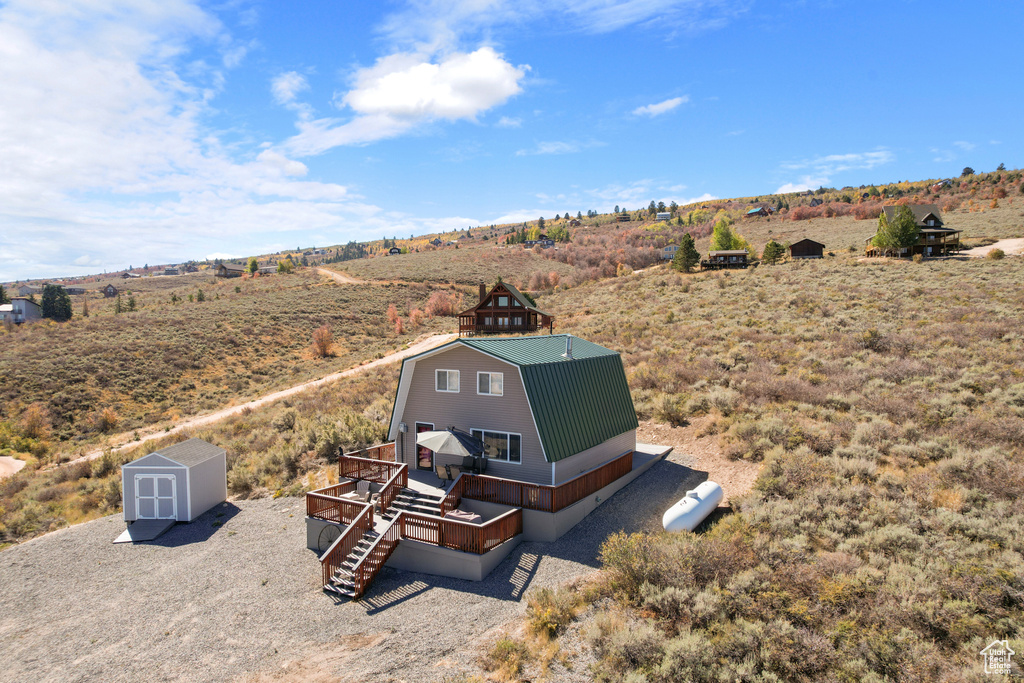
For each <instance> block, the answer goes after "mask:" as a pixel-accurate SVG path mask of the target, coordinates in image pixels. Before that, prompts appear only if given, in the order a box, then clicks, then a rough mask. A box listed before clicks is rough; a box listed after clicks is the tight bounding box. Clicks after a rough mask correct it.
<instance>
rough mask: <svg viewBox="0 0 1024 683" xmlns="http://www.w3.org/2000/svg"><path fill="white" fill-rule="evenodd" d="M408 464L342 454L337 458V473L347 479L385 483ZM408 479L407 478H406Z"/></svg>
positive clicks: (406, 467) (407, 467)
mask: <svg viewBox="0 0 1024 683" xmlns="http://www.w3.org/2000/svg"><path fill="white" fill-rule="evenodd" d="M402 468H405V469H406V470H408V469H409V466H408V465H406V464H405V463H396V462H387V461H384V460H372V459H370V458H359V457H356V456H349V455H343V456H341V457H340V458H338V474H339V475H341V476H342V477H347V478H349V479H366V480H367V481H372V482H375V483H377V484H386V483H388V481H389V480H390V479H391V477H393V476H394V475H395V473H396V472H398V471H399V470H401V469H402ZM407 481H408V480H407Z"/></svg>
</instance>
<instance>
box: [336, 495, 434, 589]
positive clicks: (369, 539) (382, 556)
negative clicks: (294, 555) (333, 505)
mask: <svg viewBox="0 0 1024 683" xmlns="http://www.w3.org/2000/svg"><path fill="white" fill-rule="evenodd" d="M402 511H408V512H415V513H419V514H427V515H437V516H440V514H441V497H440V496H436V495H432V494H429V493H421V492H419V491H416V490H414V489H410V488H404V489H402V490H401V492H400V493H399V494H398V495H397V496H396V497H395V498H394V500H393V501H392V502H391V505H389V506H388V507H387V508H386V509H385V510H383V511H381V513H380V516H379V518H378V522H377V524H375V525H374V526H375V527H376V528H374V529H370V530H368V531H366V532H365V533H363V536H362V538H360V539H359V542H358V543H356V544H355V546H354V547H353V548H352V550H351V551H350V552H349V554H348V555H347V556H346V557H345V559H344V560H343V561H342V562H341V563H340V565H339V566H338V568H337V569H336V570H335V572H334V574H333V575H332V576H331V577H330V578H329V580H328V581H327V583H325V584H324V590H325V591H329V592H332V593H336V594H338V595H343V596H346V597H349V598H358V597H359V596H360V595H362V594H363V593H364V592H365V591H366V589H367V588H368V587H369V584H370V582H372V581H373V578H374V577H376V576H377V573H378V572H379V571H380V569H381V567H383V565H384V563H385V562H387V560H388V558H389V557H390V556H391V552H392V551H393V550H394V546H396V545H397V542H398V540H399V538H398V536H399V535H398V534H397V530H394V529H393V525H394V522H395V518H396V517H397V516H398V514H399V513H400V512H402ZM387 541H390V542H387ZM382 542H383V546H382ZM378 547H381V548H380V550H378ZM359 577H366V579H364V580H360V578H359Z"/></svg>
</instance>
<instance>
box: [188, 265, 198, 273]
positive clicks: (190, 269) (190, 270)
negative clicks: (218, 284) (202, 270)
mask: <svg viewBox="0 0 1024 683" xmlns="http://www.w3.org/2000/svg"><path fill="white" fill-rule="evenodd" d="M185 272H186V273H198V272H199V266H197V265H196V264H194V263H190V264H188V265H187V266H185Z"/></svg>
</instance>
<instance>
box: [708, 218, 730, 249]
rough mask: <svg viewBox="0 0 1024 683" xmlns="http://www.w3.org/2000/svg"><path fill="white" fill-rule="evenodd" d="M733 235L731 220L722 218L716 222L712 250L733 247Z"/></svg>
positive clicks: (712, 236)
mask: <svg viewBox="0 0 1024 683" xmlns="http://www.w3.org/2000/svg"><path fill="white" fill-rule="evenodd" d="M732 245H733V235H732V229H731V228H730V227H729V222H728V221H727V220H726V219H724V218H723V219H722V220H720V221H718V222H717V223H715V228H714V232H712V234H711V251H723V250H728V249H732Z"/></svg>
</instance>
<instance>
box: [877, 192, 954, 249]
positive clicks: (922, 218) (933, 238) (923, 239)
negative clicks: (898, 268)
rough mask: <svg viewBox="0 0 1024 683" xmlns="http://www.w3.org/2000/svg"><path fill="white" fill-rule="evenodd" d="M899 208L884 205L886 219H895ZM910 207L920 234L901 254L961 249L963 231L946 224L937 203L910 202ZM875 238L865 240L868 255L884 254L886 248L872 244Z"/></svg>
mask: <svg viewBox="0 0 1024 683" xmlns="http://www.w3.org/2000/svg"><path fill="white" fill-rule="evenodd" d="M899 208H900V207H899V206H883V207H882V212H883V214H884V215H885V219H886V220H887V221H890V222H891V221H892V220H893V219H895V218H896V211H897V210H898V209H899ZM908 208H909V209H910V211H911V212H912V213H913V214H914V220H915V221H916V224H917V229H918V236H917V242H916V243H915V244H914V245H913V246H911V247H905V248H903V249H901V250H900V254H899V255H900V256H913V255H914V254H921V255H922V256H938V255H940V254H948V253H950V252H957V251H960V232H961V231H960V230H954V229H953V228H947V227H946V226H945V224H944V223H943V221H942V212H941V211H939V207H938V206H937V205H935V204H909V205H908ZM879 218H881V216H879ZM873 239H874V237H869V238H867V240H865V241H866V242H867V245H866V246H865V248H864V252H865V253H866V254H867V255H868V256H883V255H884V254H885V250H884V249H880V248H878V247H876V246H874V245H873V244H871V241H872V240H873Z"/></svg>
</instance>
